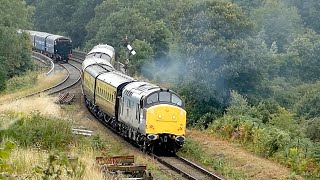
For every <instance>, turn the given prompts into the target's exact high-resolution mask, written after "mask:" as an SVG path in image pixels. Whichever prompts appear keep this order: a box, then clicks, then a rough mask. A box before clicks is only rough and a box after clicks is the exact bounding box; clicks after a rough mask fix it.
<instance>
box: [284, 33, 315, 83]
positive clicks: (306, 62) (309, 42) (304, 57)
mask: <svg viewBox="0 0 320 180" xmlns="http://www.w3.org/2000/svg"><path fill="white" fill-rule="evenodd" d="M288 53H292V54H294V55H295V56H296V63H295V64H294V66H293V68H294V69H295V70H296V72H298V78H300V79H301V80H303V81H308V82H314V81H316V80H319V79H320V78H319V73H320V57H319V53H320V35H318V34H317V33H315V32H314V31H312V30H311V31H310V30H309V31H306V32H305V33H304V34H301V35H300V36H298V37H297V38H296V39H295V40H294V42H293V43H292V44H291V45H290V47H289V49H288Z"/></svg>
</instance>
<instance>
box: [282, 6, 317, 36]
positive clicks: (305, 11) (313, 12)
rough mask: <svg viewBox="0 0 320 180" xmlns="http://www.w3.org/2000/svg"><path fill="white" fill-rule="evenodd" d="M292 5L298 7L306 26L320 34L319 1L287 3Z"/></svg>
mask: <svg viewBox="0 0 320 180" xmlns="http://www.w3.org/2000/svg"><path fill="white" fill-rule="evenodd" d="M285 2H286V3H288V4H290V5H294V6H296V7H297V9H298V11H299V13H300V15H301V18H302V19H303V21H304V24H305V25H306V26H307V27H309V28H312V29H313V30H314V31H316V32H318V33H319V32H320V22H319V17H320V11H319V9H320V3H319V1H318V0H308V1H305V0H288V1H285Z"/></svg>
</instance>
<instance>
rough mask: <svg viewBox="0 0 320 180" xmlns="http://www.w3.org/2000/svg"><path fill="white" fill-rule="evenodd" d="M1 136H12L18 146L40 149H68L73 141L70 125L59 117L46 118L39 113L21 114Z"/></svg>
mask: <svg viewBox="0 0 320 180" xmlns="http://www.w3.org/2000/svg"><path fill="white" fill-rule="evenodd" d="M1 137H2V138H3V137H9V138H13V139H15V140H16V141H17V143H18V144H19V145H20V146H23V147H35V148H41V149H47V150H51V149H61V150H63V149H68V147H69V145H71V144H72V143H73V142H74V141H75V138H74V135H73V134H72V131H71V125H70V124H69V123H68V122H67V121H65V120H61V119H55V118H48V117H44V116H41V115H40V114H39V113H33V114H30V115H27V116H21V117H20V120H18V121H16V122H15V123H14V124H13V125H11V126H10V127H9V128H8V129H6V130H4V131H3V132H2V133H1Z"/></svg>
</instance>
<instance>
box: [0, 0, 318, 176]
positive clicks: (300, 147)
mask: <svg viewBox="0 0 320 180" xmlns="http://www.w3.org/2000/svg"><path fill="white" fill-rule="evenodd" d="M27 3H28V4H29V5H33V6H34V8H35V9H34V22H35V29H37V30H40V31H46V32H50V33H56V34H61V35H66V36H70V37H71V38H72V39H73V42H74V43H75V47H80V48H82V49H90V48H91V47H92V46H93V45H96V44H97V43H108V44H110V45H112V46H114V47H115V48H116V50H117V57H118V60H119V61H124V60H125V51H124V50H123V48H121V46H122V45H123V39H124V37H125V36H128V38H129V41H130V43H131V44H132V45H133V47H134V48H135V50H136V51H137V52H138V54H137V55H136V56H133V57H131V61H130V64H129V72H130V74H131V75H136V76H144V77H145V78H148V79H150V80H151V81H157V82H167V81H170V84H172V85H173V86H171V88H173V89H175V90H176V91H178V92H179V94H180V95H181V96H182V97H183V98H184V99H185V101H186V108H187V112H188V125H189V126H196V127H200V128H202V129H207V128H208V130H211V132H212V133H215V134H216V135H219V136H221V137H223V138H226V139H228V140H231V141H237V142H240V143H242V144H243V145H244V146H246V147H247V148H249V149H251V150H252V151H254V152H256V153H258V154H260V155H262V156H265V157H270V158H274V159H277V160H278V161H279V162H281V163H283V164H286V165H287V166H289V167H291V168H292V169H293V170H295V171H296V172H299V173H301V174H303V175H306V176H311V177H318V176H319V164H318V151H317V149H319V147H318V145H317V143H319V140H320V137H319V136H320V135H319V129H320V126H319V125H320V123H319V122H320V120H319V118H320V116H319V114H320V111H319V109H320V107H319V106H320V105H319V103H318V102H319V88H320V86H319V80H320V78H319V73H320V72H319V69H320V59H319V57H320V56H319V54H320V48H319V47H320V35H319V32H320V23H319V21H318V18H319V12H320V11H319V10H318V9H319V3H318V1H317V0H309V1H303V0H288V1H281V0H253V1H252V0H203V1H196V0H183V1H182V0H179V1H177V0H154V1H149V0H139V1H135V2H128V1H125V0H95V1H92V0H80V1H78V0H68V1H62V0H58V1H53V0H49V1H48V0H39V1H35V0H27ZM47 7H50V9H51V10H50V11H48V8H47ZM13 9H14V10H13ZM0 10H1V11H0V62H1V64H0V91H3V90H4V89H5V88H6V80H7V79H8V77H13V76H15V75H19V74H22V73H24V72H26V71H27V70H28V69H30V68H32V67H31V63H30V62H31V60H30V55H29V53H30V47H29V43H28V42H29V39H28V37H27V36H26V35H25V34H19V33H17V29H19V28H20V29H28V28H30V27H31V23H30V22H31V20H30V17H31V15H32V8H30V7H27V6H26V5H25V4H24V2H23V1H17V0H15V1H9V0H5V1H4V2H3V3H2V6H1V7H0ZM16 12H19V13H16ZM17 14H18V15H17ZM19 40H22V41H19ZM14 86H15V87H19V86H20V84H15V85H14ZM231 92H233V93H231ZM237 93H238V94H239V95H237ZM235 99H238V100H235ZM241 99H242V100H241Z"/></svg>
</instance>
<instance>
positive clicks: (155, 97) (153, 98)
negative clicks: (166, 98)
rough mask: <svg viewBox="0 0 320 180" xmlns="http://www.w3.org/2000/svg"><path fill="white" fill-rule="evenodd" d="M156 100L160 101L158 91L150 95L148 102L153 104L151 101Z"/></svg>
mask: <svg viewBox="0 0 320 180" xmlns="http://www.w3.org/2000/svg"><path fill="white" fill-rule="evenodd" d="M154 102H158V93H154V94H152V95H151V96H149V97H148V99H147V103H148V104H151V103H154Z"/></svg>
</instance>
